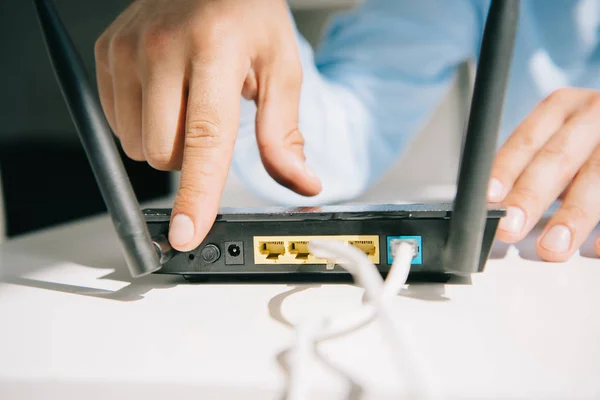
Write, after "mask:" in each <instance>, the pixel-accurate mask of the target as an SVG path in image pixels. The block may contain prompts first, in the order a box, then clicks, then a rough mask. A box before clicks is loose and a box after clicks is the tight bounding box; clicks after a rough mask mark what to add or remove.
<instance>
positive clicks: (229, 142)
mask: <svg viewBox="0 0 600 400" xmlns="http://www.w3.org/2000/svg"><path fill="white" fill-rule="evenodd" d="M245 72H247V70H244V67H243V62H241V61H240V62H236V60H225V59H222V61H218V60H215V59H214V58H213V59H211V58H208V57H207V60H206V61H205V60H196V61H194V62H193V63H192V65H191V66H190V79H189V96H188V104H187V112H186V127H185V139H184V150H183V164H182V168H181V180H180V186H179V191H178V193H177V197H176V199H175V204H174V206H173V213H172V219H171V227H170V229H169V241H170V243H171V245H172V246H173V247H174V248H176V249H177V250H179V251H190V250H192V249H194V248H195V247H197V246H198V245H199V244H200V243H201V242H202V240H203V239H204V237H205V236H206V234H207V233H208V231H209V230H210V228H211V227H212V224H213V223H214V220H215V217H216V214H217V211H218V206H219V201H220V197H221V193H222V191H223V188H224V186H225V181H226V179H227V174H228V172H229V166H230V164H231V158H232V156H233V148H234V144H235V138H236V135H237V130H238V128H239V118H240V96H241V91H242V85H243V82H244V77H245Z"/></svg>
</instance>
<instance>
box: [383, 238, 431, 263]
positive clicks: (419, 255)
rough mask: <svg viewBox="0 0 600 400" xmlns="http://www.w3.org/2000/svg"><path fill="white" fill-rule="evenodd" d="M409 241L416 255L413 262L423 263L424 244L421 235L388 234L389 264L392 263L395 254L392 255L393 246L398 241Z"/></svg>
mask: <svg viewBox="0 0 600 400" xmlns="http://www.w3.org/2000/svg"><path fill="white" fill-rule="evenodd" d="M401 241H402V242H409V243H412V244H413V247H414V257H413V260H412V263H411V264H419V265H420V264H423V244H422V237H421V236H388V238H387V258H388V264H390V265H391V264H392V262H393V261H394V256H393V255H392V246H394V244H395V243H398V242H401Z"/></svg>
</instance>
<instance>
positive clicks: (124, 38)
mask: <svg viewBox="0 0 600 400" xmlns="http://www.w3.org/2000/svg"><path fill="white" fill-rule="evenodd" d="M134 47H135V45H134V41H133V39H132V38H131V36H129V35H127V34H125V33H123V32H118V33H117V34H116V35H114V36H113V38H112V40H111V41H110V50H109V53H110V54H109V56H110V57H114V58H115V59H119V60H124V61H128V60H131V59H133V55H134V52H135V49H134Z"/></svg>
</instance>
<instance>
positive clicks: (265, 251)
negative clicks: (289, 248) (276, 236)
mask: <svg viewBox="0 0 600 400" xmlns="http://www.w3.org/2000/svg"><path fill="white" fill-rule="evenodd" d="M258 249H259V252H260V254H262V255H263V256H265V257H266V258H267V260H277V259H278V258H279V257H280V256H282V255H284V254H285V246H284V244H283V242H282V241H265V242H259V243H258Z"/></svg>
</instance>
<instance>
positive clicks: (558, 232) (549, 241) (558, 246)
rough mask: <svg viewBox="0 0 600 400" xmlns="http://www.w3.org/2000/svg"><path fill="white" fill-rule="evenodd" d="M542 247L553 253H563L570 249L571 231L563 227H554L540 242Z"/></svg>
mask: <svg viewBox="0 0 600 400" xmlns="http://www.w3.org/2000/svg"><path fill="white" fill-rule="evenodd" d="M541 245H542V247H544V248H545V249H546V250H550V251H553V252H555V253H564V252H566V251H569V248H570V247H571V230H570V229H569V228H567V227H566V226H564V225H554V226H553V227H552V228H550V230H549V231H548V232H546V234H545V235H544V238H543V239H542V242H541Z"/></svg>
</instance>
